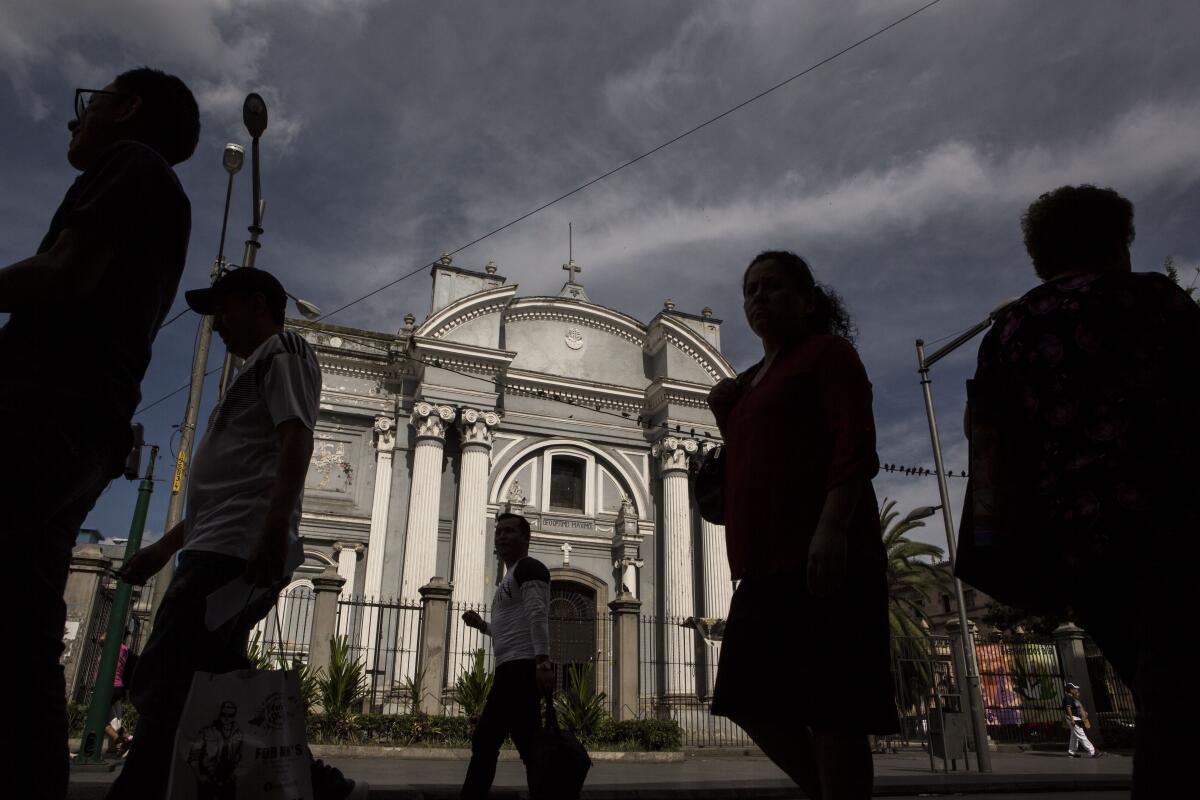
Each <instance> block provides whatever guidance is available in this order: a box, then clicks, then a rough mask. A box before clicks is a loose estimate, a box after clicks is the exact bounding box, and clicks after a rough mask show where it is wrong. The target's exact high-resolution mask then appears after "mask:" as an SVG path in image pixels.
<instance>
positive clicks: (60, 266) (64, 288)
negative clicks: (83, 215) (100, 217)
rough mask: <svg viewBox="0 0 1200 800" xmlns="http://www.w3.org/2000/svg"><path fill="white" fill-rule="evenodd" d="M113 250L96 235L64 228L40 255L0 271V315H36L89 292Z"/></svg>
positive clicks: (101, 274)
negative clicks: (37, 312) (3, 313)
mask: <svg viewBox="0 0 1200 800" xmlns="http://www.w3.org/2000/svg"><path fill="white" fill-rule="evenodd" d="M113 254H114V250H113V247H112V245H111V244H109V243H108V241H107V240H106V239H105V238H104V237H103V236H102V235H100V234H98V233H96V232H94V231H91V230H88V229H86V228H67V229H66V230H64V231H63V232H62V233H60V234H59V236H58V239H57V240H56V241H55V242H54V245H53V246H52V247H51V248H50V249H49V250H47V251H46V252H44V253H39V254H38V255H35V256H30V257H29V258H26V259H24V260H23V261H18V262H16V263H15V264H9V265H8V266H7V267H4V268H3V269H0V312H9V313H11V312H14V311H36V310H38V309H41V308H45V307H46V306H48V305H51V304H53V303H60V302H62V301H63V300H68V301H71V300H76V299H78V298H80V297H84V296H86V295H87V294H88V293H89V292H91V291H93V290H94V289H95V288H96V286H97V284H99V283H100V278H101V277H103V275H104V273H105V271H107V270H108V268H109V267H110V266H111V265H112V261H113Z"/></svg>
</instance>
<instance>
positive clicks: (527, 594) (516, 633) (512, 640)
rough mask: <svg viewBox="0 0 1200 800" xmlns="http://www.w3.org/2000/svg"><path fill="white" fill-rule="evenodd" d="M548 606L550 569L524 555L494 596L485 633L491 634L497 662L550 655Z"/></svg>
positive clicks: (499, 663)
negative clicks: (490, 615) (490, 617)
mask: <svg viewBox="0 0 1200 800" xmlns="http://www.w3.org/2000/svg"><path fill="white" fill-rule="evenodd" d="M549 608H550V570H548V569H546V565H545V564H543V563H542V562H540V561H538V560H537V559H536V558H530V557H529V556H525V557H524V558H522V559H521V560H520V561H518V562H517V563H516V564H514V565H513V568H512V569H510V570H509V571H508V574H506V575H505V576H504V579H503V580H502V581H500V584H499V585H498V586H497V587H496V595H495V597H494V598H493V599H492V619H491V621H490V622H488V625H487V629H486V630H485V631H484V633H486V634H488V635H489V636H491V637H492V649H493V651H494V652H495V654H496V666H500V665H501V664H503V663H504V662H506V661H516V660H518V659H533V658H536V657H537V656H549V655H550V621H549V615H548V613H549Z"/></svg>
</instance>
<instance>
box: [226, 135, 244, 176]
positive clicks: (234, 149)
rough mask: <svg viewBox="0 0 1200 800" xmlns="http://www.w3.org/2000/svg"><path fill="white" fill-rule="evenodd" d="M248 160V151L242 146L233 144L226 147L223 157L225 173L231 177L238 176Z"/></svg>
mask: <svg viewBox="0 0 1200 800" xmlns="http://www.w3.org/2000/svg"><path fill="white" fill-rule="evenodd" d="M245 160H246V149H245V148H244V147H242V146H241V145H240V144H233V143H232V142H231V143H229V144H227V145H225V152H224V154H223V155H222V156H221V165H222V166H223V167H225V171H226V172H228V173H229V174H230V175H236V174H237V173H238V170H240V169H241V168H242V162H243V161H245Z"/></svg>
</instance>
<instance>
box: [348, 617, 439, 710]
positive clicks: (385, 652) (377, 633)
mask: <svg viewBox="0 0 1200 800" xmlns="http://www.w3.org/2000/svg"><path fill="white" fill-rule="evenodd" d="M336 630H337V635H338V636H339V637H342V638H344V639H345V640H346V643H347V645H348V650H349V656H350V658H351V659H352V660H355V661H359V662H361V663H362V664H363V667H364V670H363V671H364V674H365V675H366V682H367V698H366V700H365V701H364V703H363V708H364V710H367V711H371V712H374V713H384V714H398V713H405V712H408V711H410V710H411V708H412V705H411V702H410V701H409V699H408V698H409V690H410V688H411V685H412V681H413V680H414V678H415V677H416V675H417V660H418V651H419V647H420V637H421V604H420V602H419V601H402V600H376V599H371V598H365V597H349V598H342V599H340V600H338V615H337V626H336Z"/></svg>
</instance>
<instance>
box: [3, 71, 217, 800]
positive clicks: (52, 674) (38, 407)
mask: <svg viewBox="0 0 1200 800" xmlns="http://www.w3.org/2000/svg"><path fill="white" fill-rule="evenodd" d="M67 127H68V128H69V129H70V131H71V140H70V144H69V145H68V148H67V160H68V161H69V162H70V163H71V166H73V167H75V168H76V169H78V170H80V171H81V173H82V174H81V175H80V176H79V177H78V178H76V179H75V182H74V183H73V184H72V185H71V188H70V189H69V190H68V191H67V194H66V197H64V198H63V201H62V204H61V205H60V206H59V207H58V211H57V212H56V213H55V214H54V217H53V219H52V220H51V222H50V230H49V231H48V232H47V233H46V235H45V237H44V238H43V239H42V242H41V245H40V246H39V247H38V249H37V253H36V254H35V255H32V256H30V257H29V258H26V259H24V260H22V261H18V262H16V263H15V264H10V265H8V266H6V267H4V268H2V269H0V312H7V313H9V314H10V315H11V316H10V318H9V321H8V323H7V324H6V325H5V326H4V327H3V328H0V441H3V442H4V446H5V449H6V450H7V451H8V453H9V457H8V458H4V459H0V486H3V487H4V502H3V503H2V504H0V537H3V538H2V539H0V545H2V546H3V547H4V550H5V552H6V554H7V555H6V558H7V559H8V563H9V565H10V569H9V575H10V576H11V579H12V580H14V581H15V584H13V585H10V586H9V588H8V591H9V594H10V595H11V596H12V597H19V598H20V606H21V609H20V613H13V614H6V615H4V618H5V625H4V628H3V634H2V635H3V639H4V641H7V642H19V643H20V644H21V646H22V647H23V648H26V652H27V654H28V660H27V661H26V662H24V664H25V665H24V666H23V668H22V671H23V674H22V676H21V691H19V692H16V693H15V694H14V695H13V699H14V701H15V702H16V706H15V707H10V708H9V711H10V713H12V714H13V717H14V718H15V719H20V720H21V725H20V726H9V727H8V728H7V729H6V731H5V733H4V737H3V739H0V748H2V749H3V750H4V751H6V752H20V753H21V758H22V765H21V769H20V770H19V773H18V774H19V775H25V776H31V777H32V776H36V780H35V781H32V782H31V784H30V785H29V786H28V788H27V789H24V790H23V789H22V787H20V786H18V787H16V788H15V789H14V787H12V786H11V784H10V785H9V786H7V787H6V788H8V789H14V791H16V794H15V795H14V796H21V797H37V798H56V799H57V798H61V797H63V796H64V795H65V794H66V784H67V769H68V757H67V724H66V710H65V700H64V697H65V688H64V685H63V671H62V667H61V666H60V665H59V658H60V656H61V654H62V640H63V627H64V625H65V621H66V606H65V604H64V603H63V591H64V589H65V587H66V580H67V569H68V566H69V564H70V560H71V548H72V546H73V544H74V542H75V537H76V534H77V533H78V531H79V526H80V525H81V524H82V523H83V521H84V518H85V517H86V516H87V514H88V512H89V511H90V510H91V508H92V505H93V504H94V503H95V502H96V498H97V497H99V496H100V492H101V491H103V489H104V487H105V486H106V485H107V484H108V482H109V481H110V480H111V479H112V478H114V477H116V476H117V475H118V474H119V473H120V472H121V465H122V462H123V461H124V459H125V456H126V455H127V454H128V452H129V450H130V447H131V446H132V437H131V435H130V430H129V422H130V419H131V418H132V416H133V412H134V409H135V408H136V406H137V404H138V402H139V400H140V397H141V395H140V386H141V381H142V377H143V375H145V373H146V367H147V366H148V365H149V363H150V346H151V343H152V342H153V341H154V336H155V334H156V333H157V331H158V327H159V325H160V324H161V323H162V321H163V317H164V316H165V315H166V313H167V311H168V309H169V308H170V307H171V303H172V301H173V300H174V298H175V290H176V288H177V287H178V285H179V278H180V275H181V274H182V272H183V267H184V262H185V260H186V257H187V245H188V235H189V232H190V230H191V206H190V204H189V202H188V198H187V195H186V194H184V191H183V188H182V186H180V183H179V180H178V178H176V176H175V172H174V170H173V169H172V166H174V165H176V164H179V163H180V162H182V161H185V160H187V159H188V158H189V157H190V156H191V155H192V151H193V150H194V149H195V147H196V142H197V140H198V138H199V135H200V115H199V110H198V109H197V107H196V101H195V98H193V96H192V93H191V91H189V90H188V88H187V86H185V85H184V84H183V82H182V81H180V80H179V79H178V78H176V77H173V76H170V75H166V74H164V73H162V72H158V71H156V70H152V69H149V68H141V69H135V70H132V71H130V72H126V73H123V74H122V75H120V76H119V77H117V79H116V80H115V81H113V82H112V83H110V84H109V85H108V86H106V87H104V88H103V89H99V90H94V91H91V90H83V89H80V90H76V95H75V119H73V120H71V122H69V123H68V125H67ZM15 734H19V736H18V738H17V740H16V741H14V739H13V738H12V737H13V736H14V735H15Z"/></svg>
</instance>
